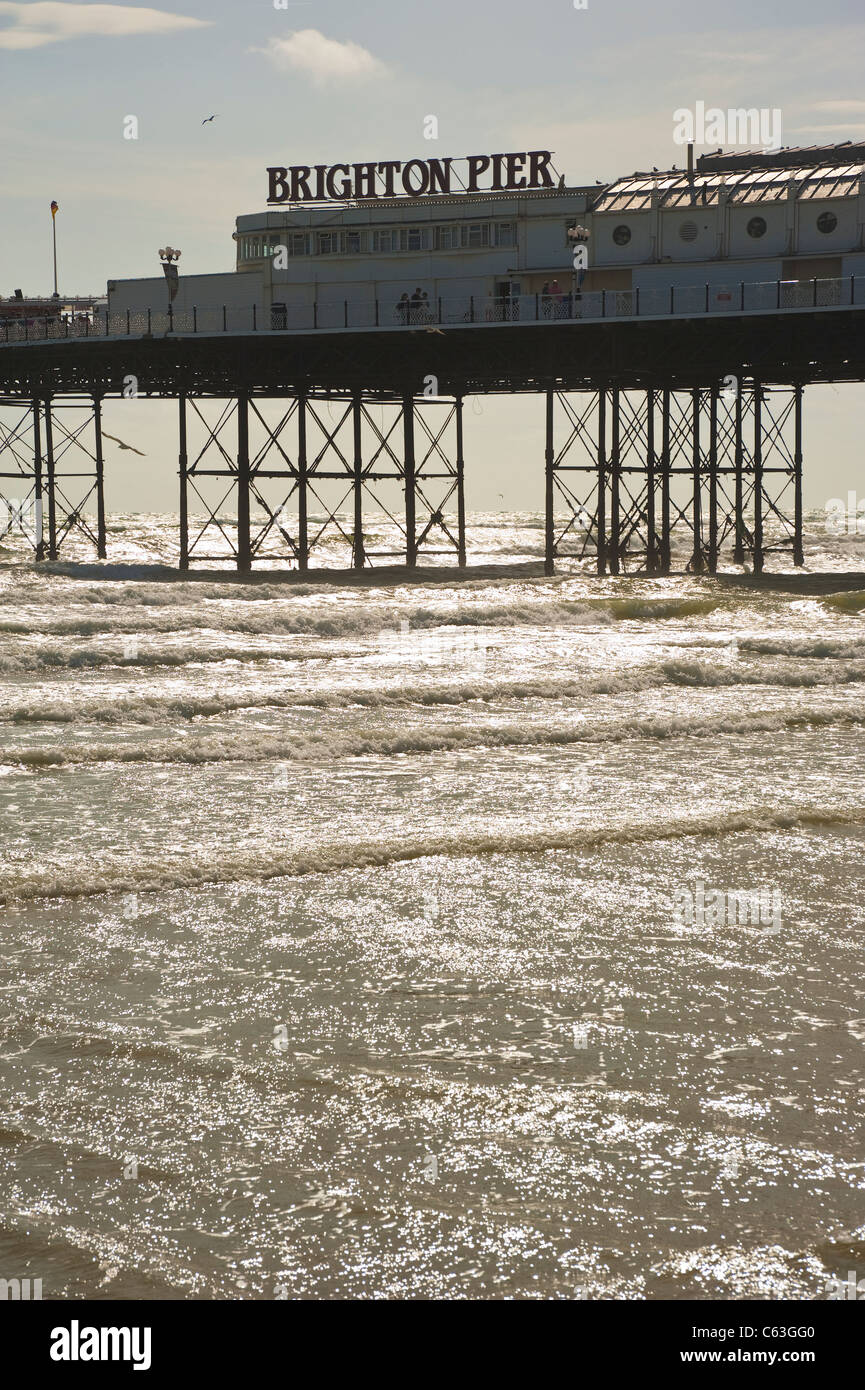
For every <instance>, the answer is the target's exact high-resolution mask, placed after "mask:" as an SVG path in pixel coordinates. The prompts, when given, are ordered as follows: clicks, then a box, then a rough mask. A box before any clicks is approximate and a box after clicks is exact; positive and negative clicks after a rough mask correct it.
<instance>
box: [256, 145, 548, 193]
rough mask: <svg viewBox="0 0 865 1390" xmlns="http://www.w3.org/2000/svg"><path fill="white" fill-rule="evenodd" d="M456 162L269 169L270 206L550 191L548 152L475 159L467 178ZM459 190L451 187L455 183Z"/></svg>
mask: <svg viewBox="0 0 865 1390" xmlns="http://www.w3.org/2000/svg"><path fill="white" fill-rule="evenodd" d="M455 163H457V161H456V160H454V159H410V160H409V161H408V163H406V164H404V163H402V161H401V160H397V159H389V160H385V161H384V163H382V164H330V165H328V164H316V165H313V166H312V167H310V165H308V164H296V165H293V166H292V167H291V168H289V169H285V168H279V167H274V168H272V169H268V171H267V175H268V179H269V181H270V182H269V187H268V197H267V201H268V203H326V202H340V203H345V202H349V201H353V202H364V201H367V200H369V199H373V198H398V197H402V196H403V195H404V196H405V197H407V198H425V197H434V196H435V195H436V194H441V193H454V192H456V193H518V192H521V191H522V190H523V189H529V188H552V187H553V186H554V185H553V177H552V175H551V173H550V164H551V163H552V155H551V154H550V152H549V150H529V152H528V153H523V154H473V155H469V156H468V157H467V158H466V159H465V160H464V161H463V160H460V161H459V163H461V164H462V163H464V164H465V166H466V169H465V178H463V177H462V176H461V175H460V173H459V172H458V171H457V170H455V169H454V164H455ZM455 182H456V183H458V185H459V186H458V187H456V188H455V187H454V183H455Z"/></svg>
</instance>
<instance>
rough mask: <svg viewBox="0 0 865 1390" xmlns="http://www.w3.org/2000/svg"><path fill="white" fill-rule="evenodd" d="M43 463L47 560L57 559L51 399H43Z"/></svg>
mask: <svg viewBox="0 0 865 1390" xmlns="http://www.w3.org/2000/svg"><path fill="white" fill-rule="evenodd" d="M45 463H46V467H47V470H48V476H47V486H48V559H49V560H56V559H57V490H56V487H55V482H54V427H53V422H52V420H51V397H50V396H46V398H45Z"/></svg>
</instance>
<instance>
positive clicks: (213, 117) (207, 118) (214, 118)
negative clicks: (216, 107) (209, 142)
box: [201, 111, 219, 125]
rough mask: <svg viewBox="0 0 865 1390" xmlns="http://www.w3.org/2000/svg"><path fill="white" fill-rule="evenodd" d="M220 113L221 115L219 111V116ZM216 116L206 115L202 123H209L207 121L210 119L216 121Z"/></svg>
mask: <svg viewBox="0 0 865 1390" xmlns="http://www.w3.org/2000/svg"><path fill="white" fill-rule="evenodd" d="M218 115H219V112H218V111H217V113H216V116H218ZM216 116H205V118H204V120H203V121H202V122H201V124H202V125H207V122H208V121H215V120H216Z"/></svg>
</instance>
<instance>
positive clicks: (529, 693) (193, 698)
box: [0, 653, 865, 725]
mask: <svg viewBox="0 0 865 1390" xmlns="http://www.w3.org/2000/svg"><path fill="white" fill-rule="evenodd" d="M316 655H317V656H320V653H316ZM296 659H301V658H300V657H299V655H298V656H296ZM863 680H865V661H860V662H843V663H842V662H839V663H837V664H835V665H826V664H821V665H820V666H811V665H804V666H803V665H801V664H798V663H795V662H790V663H786V664H783V663H782V664H776V665H773V666H771V667H768V666H764V667H761V668H757V667H752V668H748V667H746V666H745V665H744V664H743V663H742V662H736V663H733V664H730V663H729V661H726V660H724V659H719V660H718V661H716V662H711V661H701V660H698V659H694V660H685V659H682V660H673V661H664V662H661V663H660V664H659V665H656V666H650V667H645V668H642V669H639V670H623V671H621V672H619V673H617V674H615V675H601V676H596V675H592V676H587V677H583V678H581V679H575V678H573V677H569V678H564V679H556V678H543V677H538V678H537V679H523V680H494V679H485V678H484V677H480V676H479V677H477V678H474V679H471V680H463V681H449V682H447V681H438V682H433V681H428V682H417V681H415V682H411V681H407V682H400V683H398V684H396V685H392V686H386V685H381V686H366V687H364V686H352V687H350V688H346V689H340V688H330V689H321V688H313V687H310V688H308V689H299V688H298V689H291V690H286V691H274V690H268V691H267V692H262V691H261V690H260V689H252V690H249V691H247V692H243V691H239V692H237V693H226V692H223V691H220V690H211V691H207V692H203V693H201V694H196V693H193V692H191V691H189V692H183V693H177V692H176V691H164V692H161V691H160V692H153V693H136V694H132V695H117V696H116V697H111V698H107V697H106V696H105V695H104V693H102V692H93V693H88V692H86V691H84V692H81V691H77V690H76V691H71V692H69V693H68V694H67V693H66V692H65V691H62V692H58V691H56V690H51V691H50V693H49V694H46V695H38V696H34V697H32V698H30V699H26V700H23V701H22V700H21V699H20V698H18V699H17V700H16V699H15V696H16V695H17V694H18V692H15V691H12V692H10V695H9V703H8V704H5V705H4V704H3V702H2V698H0V721H2V722H6V723H18V724H31V723H32V724H38V723H48V724H51V723H56V724H71V723H75V722H76V721H78V720H82V721H86V722H87V723H97V724H110V725H118V724H123V723H127V722H128V723H137V724H146V725H155V724H159V723H166V722H169V721H174V720H177V719H189V720H193V719H206V718H212V717H215V716H218V715H221V714H231V713H235V712H240V711H243V710H256V709H258V710H264V709H289V710H290V709H300V708H306V709H325V710H339V709H351V708H366V709H407V708H410V707H412V706H419V707H421V708H429V707H434V706H448V705H450V706H457V705H461V704H469V703H472V704H475V703H483V704H493V703H496V702H499V701H502V702H504V701H514V700H526V701H530V700H586V699H588V698H592V697H597V696H604V695H619V694H622V695H624V694H632V693H637V692H639V691H641V690H661V689H663V688H664V687H666V686H679V687H681V688H694V689H723V688H734V687H736V686H765V687H767V688H768V687H772V686H782V687H788V688H790V689H812V688H815V687H827V686H829V687H831V686H843V685H850V684H855V683H857V682H859V681H863Z"/></svg>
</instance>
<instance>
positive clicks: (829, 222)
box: [817, 212, 838, 235]
mask: <svg viewBox="0 0 865 1390" xmlns="http://www.w3.org/2000/svg"><path fill="white" fill-rule="evenodd" d="M837 226H838V218H837V217H836V216H835V214H834V212H821V213H820V216H819V217H818V218H817V231H818V232H825V233H826V234H827V235H828V233H829V232H834V230H835V228H836V227H837Z"/></svg>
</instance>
